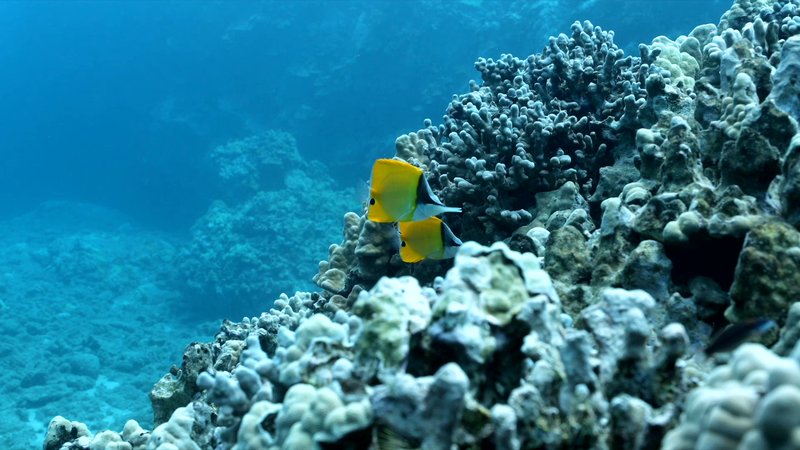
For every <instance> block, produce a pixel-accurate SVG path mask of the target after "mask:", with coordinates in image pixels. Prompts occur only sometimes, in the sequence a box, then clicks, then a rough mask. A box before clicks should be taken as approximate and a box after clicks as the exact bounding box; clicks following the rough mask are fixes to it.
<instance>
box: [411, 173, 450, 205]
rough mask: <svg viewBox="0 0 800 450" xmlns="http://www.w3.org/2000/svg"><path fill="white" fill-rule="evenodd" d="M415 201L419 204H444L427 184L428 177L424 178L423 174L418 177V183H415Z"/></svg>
mask: <svg viewBox="0 0 800 450" xmlns="http://www.w3.org/2000/svg"><path fill="white" fill-rule="evenodd" d="M417 203H419V204H421V205H438V206H444V203H442V201H441V200H439V197H438V196H437V195H436V194H434V193H433V189H431V185H430V184H428V179H427V178H425V175H422V176H421V177H420V178H419V184H417Z"/></svg>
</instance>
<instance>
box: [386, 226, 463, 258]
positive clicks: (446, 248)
mask: <svg viewBox="0 0 800 450" xmlns="http://www.w3.org/2000/svg"><path fill="white" fill-rule="evenodd" d="M399 226H400V241H401V242H400V258H401V259H402V260H403V261H404V262H407V263H415V262H419V261H422V260H423V259H425V258H430V259H447V258H452V257H453V256H455V252H456V250H457V249H458V246H460V245H461V240H459V239H458V238H457V237H455V235H454V234H453V232H452V231H450V227H448V226H447V224H445V223H444V222H442V221H441V220H440V219H438V218H436V217H429V218H427V219H425V220H420V221H417V222H400V224H399Z"/></svg>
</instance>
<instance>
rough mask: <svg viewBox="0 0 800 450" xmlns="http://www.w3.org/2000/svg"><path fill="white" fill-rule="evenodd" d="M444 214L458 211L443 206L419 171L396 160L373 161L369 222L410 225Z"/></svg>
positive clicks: (368, 210) (417, 168) (420, 170)
mask: <svg viewBox="0 0 800 450" xmlns="http://www.w3.org/2000/svg"><path fill="white" fill-rule="evenodd" d="M445 212H461V208H454V207H449V206H445V205H444V203H442V201H441V200H439V197H437V196H436V194H434V193H433V191H432V190H431V187H430V185H429V184H428V181H427V180H426V179H425V176H424V175H423V174H422V169H420V168H419V167H415V166H412V165H411V164H409V163H407V162H405V161H399V160H396V159H379V160H377V161H375V165H374V166H373V167H372V181H371V183H370V188H369V208H368V209H367V218H368V219H369V220H371V221H373V222H382V223H389V222H410V221H415V220H423V219H427V218H428V217H432V216H435V215H438V214H441V213H445Z"/></svg>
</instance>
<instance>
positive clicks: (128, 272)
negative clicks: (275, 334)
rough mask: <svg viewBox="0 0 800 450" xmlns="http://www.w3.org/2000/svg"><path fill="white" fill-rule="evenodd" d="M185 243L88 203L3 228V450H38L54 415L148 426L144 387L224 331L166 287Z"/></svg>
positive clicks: (54, 206)
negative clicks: (191, 347) (195, 315)
mask: <svg viewBox="0 0 800 450" xmlns="http://www.w3.org/2000/svg"><path fill="white" fill-rule="evenodd" d="M179 239H180V237H177V236H170V235H166V234H163V233H155V232H148V231H145V230H139V229H136V227H135V226H134V225H133V224H131V223H130V222H129V221H128V219H127V218H126V217H124V216H121V215H119V214H116V213H114V212H112V211H108V210H105V209H102V208H99V207H95V206H90V205H83V204H69V203H47V204H44V205H42V206H40V207H39V208H38V209H36V210H35V211H33V212H31V213H28V214H25V215H23V216H20V217H17V218H15V219H12V220H6V221H3V222H0V333H2V335H3V337H4V339H2V340H0V367H3V369H4V370H3V371H2V372H0V392H2V399H3V409H4V414H0V436H2V437H3V439H2V441H3V445H2V448H3V449H4V450H17V449H19V450H22V449H26V450H28V449H32V448H41V445H42V444H41V443H42V438H43V436H44V434H45V431H46V429H47V424H48V422H49V421H50V419H52V418H53V416H55V415H59V414H60V415H64V416H66V417H81V420H84V421H85V422H86V423H87V425H88V426H89V427H91V429H105V428H110V429H119V428H121V427H122V425H123V423H124V421H125V420H127V419H128V418H135V419H136V420H138V421H139V422H140V423H142V424H143V425H144V426H146V427H151V426H152V410H151V408H150V402H149V400H148V398H147V392H148V391H149V390H150V388H151V387H152V386H153V384H154V383H155V382H156V381H158V379H159V378H160V377H161V376H162V375H163V374H164V372H165V370H166V369H168V368H169V367H170V365H171V364H180V358H181V355H182V352H183V347H184V346H185V345H186V344H189V343H190V342H192V341H198V340H202V341H207V340H209V339H211V337H212V336H213V334H214V332H215V331H216V329H217V327H218V326H219V323H218V321H215V322H207V323H197V322H196V320H193V319H192V318H191V316H190V315H188V314H187V313H186V312H187V311H186V309H185V308H181V307H180V303H179V301H180V299H179V298H178V294H177V293H176V292H175V291H174V290H172V288H171V286H173V284H172V282H173V280H172V277H174V270H173V269H172V265H171V264H172V259H173V258H174V257H175V252H176V248H177V246H176V242H178V240H179ZM167 336H168V337H169V339H167Z"/></svg>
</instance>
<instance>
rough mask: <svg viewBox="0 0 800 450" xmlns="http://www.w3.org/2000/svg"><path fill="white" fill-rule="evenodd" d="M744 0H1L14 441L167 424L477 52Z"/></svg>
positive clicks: (683, 20)
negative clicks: (187, 392)
mask: <svg viewBox="0 0 800 450" xmlns="http://www.w3.org/2000/svg"><path fill="white" fill-rule="evenodd" d="M729 6H730V2H728V1H718V0H705V1H692V0H685V1H659V0H649V1H629V0H624V1H623V0H590V1H577V0H571V1H556V0H550V1H547V0H537V1H489V0H484V1H482V0H461V1H457V0H451V1H425V0H421V1H410V0H409V1H399V0H398V1H339V0H334V1H291V2H289V1H280V2H278V1H267V2H258V3H254V2H244V1H235V2H223V1H213V2H212V1H180V2H166V1H165V2H161V1H159V2H156V1H4V2H0V155H1V156H2V159H0V219H2V221H1V222H0V243H1V244H0V330H2V335H3V336H4V339H2V340H0V368H2V371H1V372H0V392H2V398H3V403H4V411H5V413H4V414H2V416H0V436H2V441H3V443H2V447H3V448H4V449H9V450H17V449H31V448H40V447H41V442H42V438H43V435H44V433H45V430H46V427H47V423H48V422H49V420H50V419H51V418H52V417H53V416H55V415H63V416H65V417H67V418H71V419H74V420H80V421H83V422H86V423H87V425H88V426H89V427H90V429H92V430H100V429H106V428H110V429H116V430H120V429H121V428H122V425H123V424H124V421H125V420H127V419H128V418H135V419H137V420H138V421H139V422H140V423H141V424H142V425H143V426H144V427H145V428H150V427H151V426H152V412H151V411H150V404H149V400H148V397H147V392H148V390H149V389H150V387H151V386H152V385H153V384H154V383H155V382H156V381H157V380H158V379H159V378H160V377H161V376H162V375H163V374H164V373H166V372H167V371H168V370H169V367H170V365H172V364H179V363H180V357H181V354H182V352H183V349H184V347H185V346H186V345H187V344H189V343H190V342H192V341H193V340H210V339H211V338H212V337H213V335H214V333H215V332H216V331H217V328H218V326H219V323H220V322H221V320H223V319H226V318H229V319H236V320H238V319H240V318H241V317H242V316H255V315H258V313H259V312H260V311H263V310H265V309H266V308H267V307H269V305H270V304H271V303H272V302H273V301H274V300H275V299H276V298H277V296H278V295H279V294H280V293H281V292H287V293H290V294H291V293H293V292H294V291H295V290H310V289H313V288H314V287H313V284H312V283H311V277H312V276H313V275H314V274H316V272H317V262H318V261H320V260H322V259H324V258H325V257H326V256H327V249H328V245H329V244H331V243H334V242H339V241H340V239H341V223H342V215H343V214H344V213H345V212H346V211H357V212H361V208H362V202H363V201H364V195H363V191H364V183H365V182H366V181H367V179H368V177H369V168H370V166H371V164H372V162H373V161H374V159H375V158H378V157H391V155H392V154H393V152H394V140H395V138H396V137H397V136H399V135H400V134H402V133H406V132H409V131H414V130H416V129H418V128H419V127H420V126H421V125H422V122H423V119H425V118H431V119H434V121H436V120H438V119H439V118H441V116H442V114H443V112H444V108H445V107H446V106H447V103H448V102H449V100H450V98H451V96H452V94H455V93H461V92H464V91H466V89H467V86H468V82H469V80H471V79H477V78H479V75H478V73H477V72H476V71H475V70H474V66H473V64H474V62H475V60H476V59H477V58H478V57H487V58H488V57H492V58H498V57H499V56H500V55H501V54H504V53H511V54H514V55H516V56H520V57H524V56H527V55H528V54H531V53H535V52H539V51H541V49H542V48H543V47H544V46H545V45H546V43H547V38H548V37H549V36H551V35H557V34H558V33H561V32H564V33H568V32H569V30H570V25H571V24H572V23H573V22H574V21H575V20H581V21H582V20H586V19H588V20H591V21H592V23H593V24H594V25H598V26H601V27H602V28H603V29H612V30H614V31H615V33H616V34H615V41H616V42H617V44H618V45H620V46H621V47H622V48H624V50H625V51H626V53H632V54H633V55H635V56H638V48H637V47H638V44H639V43H640V42H644V43H649V42H650V41H651V39H652V38H653V37H655V36H658V35H666V36H668V37H671V38H675V37H677V36H678V35H681V34H687V33H688V32H689V31H691V30H692V29H693V28H694V27H695V26H696V25H699V24H703V23H709V22H712V23H715V22H716V21H717V20H718V19H719V17H720V15H721V14H722V12H723V11H724V10H725V9H727V8H728V7H729Z"/></svg>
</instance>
